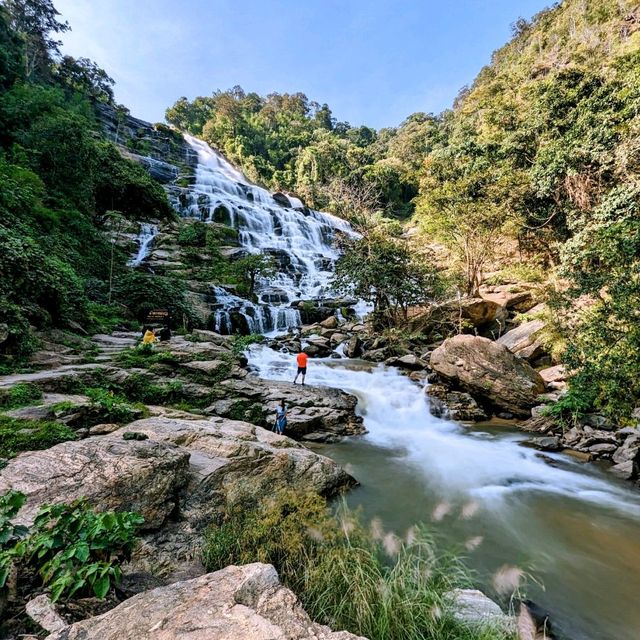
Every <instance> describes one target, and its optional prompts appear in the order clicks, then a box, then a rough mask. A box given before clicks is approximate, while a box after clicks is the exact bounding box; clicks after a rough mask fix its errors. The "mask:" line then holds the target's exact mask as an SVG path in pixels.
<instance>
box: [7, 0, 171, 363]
mask: <svg viewBox="0 0 640 640" xmlns="http://www.w3.org/2000/svg"><path fill="white" fill-rule="evenodd" d="M56 15H57V14H56V12H55V10H54V9H53V7H52V6H51V3H50V2H49V1H47V0H37V1H32V0H12V1H11V2H7V3H6V4H5V5H3V6H0V132H1V133H0V323H6V324H7V325H8V327H9V338H8V340H5V341H4V342H3V343H2V345H1V346H0V349H1V350H2V352H1V353H0V356H3V357H6V356H9V355H11V356H14V357H15V356H18V357H19V356H22V355H24V354H26V353H28V352H29V350H30V349H32V348H33V346H34V344H35V343H34V340H33V338H32V337H31V335H32V334H31V331H30V326H35V327H36V328H42V327H47V326H50V325H54V326H64V325H65V324H67V323H70V322H75V323H80V324H82V325H84V326H86V327H89V328H91V326H92V325H95V324H96V321H98V320H99V319H100V318H101V317H102V316H104V315H105V314H104V313H103V312H101V311H100V310H99V309H98V308H97V306H96V305H104V304H106V303H107V302H108V299H107V294H108V282H109V276H110V267H111V263H112V257H113V261H114V262H115V272H116V275H118V274H119V273H121V272H123V271H124V270H125V261H126V256H125V255H124V254H123V253H122V251H121V250H120V249H117V248H116V250H115V252H114V255H112V245H111V242H110V238H109V235H108V234H107V233H105V228H104V225H105V223H106V222H107V220H108V219H109V212H112V211H119V212H121V214H122V215H123V216H124V217H129V218H134V219H140V218H144V217H159V218H166V217H168V216H171V215H173V214H172V210H171V208H170V205H169V203H168V201H167V198H166V195H165V193H164V191H163V189H162V187H161V186H160V185H159V184H158V183H156V182H155V181H153V180H152V179H151V178H150V177H149V175H148V174H147V172H146V171H145V170H144V169H143V168H142V167H141V166H139V165H137V164H136V163H133V162H131V161H129V160H126V159H125V158H124V157H123V156H122V155H121V154H120V153H119V152H118V151H117V149H116V148H115V147H114V146H113V145H112V144H110V143H108V142H106V141H104V140H103V139H102V138H101V135H100V125H99V123H98V121H97V119H96V116H95V113H94V108H93V104H94V102H95V101H99V100H101V101H107V102H108V101H111V99H112V94H111V92H110V87H111V84H112V81H111V80H110V78H109V77H108V76H107V75H106V74H105V73H104V72H103V71H102V70H100V69H99V68H98V67H97V66H96V65H95V64H93V63H91V62H90V61H88V60H86V59H79V60H73V59H72V58H69V57H65V58H62V59H61V60H60V61H58V62H56V61H54V59H53V58H52V54H54V53H55V51H56V50H57V43H56V41H55V38H54V36H55V34H56V32H59V31H61V30H64V29H66V26H64V25H62V26H61V23H59V22H58V21H57V18H56Z"/></svg>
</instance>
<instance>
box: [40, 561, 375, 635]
mask: <svg viewBox="0 0 640 640" xmlns="http://www.w3.org/2000/svg"><path fill="white" fill-rule="evenodd" d="M143 638H149V639H151V638H153V639H154V640H174V639H175V640H178V639H187V638H188V639H189V640H275V639H276V638H277V639H278V640H303V639H305V638H309V639H310V638H314V640H358V638H357V637H356V636H354V635H352V634H350V633H347V632H338V633H334V632H332V631H331V629H329V628H328V627H324V626H322V625H319V624H316V623H314V622H312V620H311V619H310V618H309V616H308V615H307V614H306V613H305V611H304V610H303V609H302V607H301V606H300V603H299V602H298V599H297V598H296V596H295V595H294V594H293V593H292V592H291V591H289V589H287V588H286V587H283V586H282V584H281V583H280V581H279V579H278V574H277V573H276V570H275V569H274V568H273V567H272V566H271V565H265V564H259V563H255V564H249V565H245V566H242V567H234V566H231V567H227V568H226V569H222V570H221V571H217V572H215V573H210V574H207V575H204V576H201V577H200V578H196V579H194V580H188V581H185V582H177V583H174V584H172V585H169V586H167V587H160V588H158V589H154V590H152V591H148V592H146V593H142V594H139V595H137V596H134V597H133V598H130V599H129V600H126V601H125V602H123V603H122V604H121V605H119V606H117V607H116V608H115V609H112V610H111V611H109V612H107V613H105V614H103V615H101V616H97V617H95V618H89V619H88V620H83V621H82V622H77V623H76V624H73V625H71V626H70V627H67V628H66V629H63V630H62V631H58V632H55V633H52V634H50V635H49V636H47V640H134V639H135V640H142V639H143ZM360 640H364V639H362V638H361V639H360Z"/></svg>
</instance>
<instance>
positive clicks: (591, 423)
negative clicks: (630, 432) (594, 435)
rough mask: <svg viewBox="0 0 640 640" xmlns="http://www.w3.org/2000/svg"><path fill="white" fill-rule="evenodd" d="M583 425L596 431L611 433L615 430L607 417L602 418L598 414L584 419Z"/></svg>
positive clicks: (589, 415) (591, 414)
mask: <svg viewBox="0 0 640 640" xmlns="http://www.w3.org/2000/svg"><path fill="white" fill-rule="evenodd" d="M582 424H583V425H586V426H588V427H593V428H594V429H604V430H606V431H611V430H612V429H613V428H614V426H615V425H614V424H613V423H612V422H611V420H609V419H608V418H606V417H605V416H601V415H598V414H594V413H590V414H588V415H586V416H584V418H583V419H582Z"/></svg>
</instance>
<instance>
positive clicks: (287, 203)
mask: <svg viewBox="0 0 640 640" xmlns="http://www.w3.org/2000/svg"><path fill="white" fill-rule="evenodd" d="M273 199H274V200H275V201H276V202H277V203H278V204H279V205H280V206H281V207H285V208H286V209H291V200H289V198H288V197H287V196H286V195H285V194H284V193H281V192H279V191H278V192H276V193H274V194H273Z"/></svg>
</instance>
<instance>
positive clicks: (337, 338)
mask: <svg viewBox="0 0 640 640" xmlns="http://www.w3.org/2000/svg"><path fill="white" fill-rule="evenodd" d="M348 337H349V336H347V335H346V334H345V333H334V334H333V335H332V336H331V338H330V341H331V346H332V347H335V346H337V345H339V344H342V343H343V342H344V341H345V340H346V339H347V338H348Z"/></svg>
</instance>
